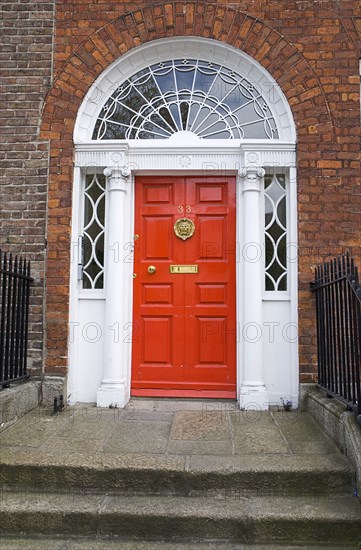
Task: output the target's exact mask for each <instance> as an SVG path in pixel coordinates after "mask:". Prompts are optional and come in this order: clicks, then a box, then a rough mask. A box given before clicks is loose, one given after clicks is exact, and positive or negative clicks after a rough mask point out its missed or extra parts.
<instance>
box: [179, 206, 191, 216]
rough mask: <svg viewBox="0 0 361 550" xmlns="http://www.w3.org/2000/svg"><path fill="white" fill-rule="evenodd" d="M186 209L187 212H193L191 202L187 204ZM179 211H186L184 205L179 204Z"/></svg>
mask: <svg viewBox="0 0 361 550" xmlns="http://www.w3.org/2000/svg"><path fill="white" fill-rule="evenodd" d="M185 211H186V213H187V214H189V213H190V212H192V209H191V207H190V206H189V204H187V206H186V209H185ZM178 212H179V214H183V212H184V207H183V206H182V205H181V204H180V205H179V206H178Z"/></svg>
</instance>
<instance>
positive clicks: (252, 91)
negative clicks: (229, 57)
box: [93, 59, 278, 139]
mask: <svg viewBox="0 0 361 550" xmlns="http://www.w3.org/2000/svg"><path fill="white" fill-rule="evenodd" d="M181 131H188V132H193V133H195V134H196V135H197V136H198V137H200V138H203V139H250V138H253V139H254V138H256V139H277V138H278V131H277V127H276V122H275V120H274V117H273V116H272V113H271V110H270V108H269V106H268V105H267V103H266V102H265V100H264V99H263V97H262V95H261V93H260V91H259V90H257V88H256V86H254V85H253V84H252V83H251V82H249V81H248V80H247V79H246V78H244V77H242V76H241V75H239V74H237V73H235V72H234V71H231V70H230V69H227V67H224V66H223V65H218V64H216V63H210V62H208V61H202V60H197V59H175V60H170V61H164V62H160V63H157V64H154V65H151V66H150V67H147V68H146V69H143V70H142V71H139V72H138V73H136V74H135V75H133V76H132V77H130V78H128V80H126V81H125V82H123V83H122V84H121V86H119V87H118V88H117V90H115V92H114V93H113V94H112V96H111V97H110V98H109V99H108V101H107V102H106V103H105V105H104V106H103V108H102V110H101V112H100V115H99V118H98V120H97V122H96V124H95V128H94V132H93V139H167V138H169V137H171V136H172V135H173V134H175V133H177V132H181Z"/></svg>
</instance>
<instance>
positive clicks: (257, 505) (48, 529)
mask: <svg viewBox="0 0 361 550" xmlns="http://www.w3.org/2000/svg"><path fill="white" fill-rule="evenodd" d="M0 515H1V519H2V521H1V525H2V527H1V534H2V535H3V534H9V535H11V534H12V533H20V532H21V533H22V534H24V535H28V536H30V535H35V534H40V533H41V534H45V535H54V534H57V533H61V534H62V535H63V536H69V535H75V536H81V535H83V536H93V537H94V536H96V535H111V536H113V535H116V536H121V537H132V538H133V539H135V540H136V539H139V540H142V539H144V538H147V539H154V540H157V539H160V540H171V541H177V539H178V540H188V539H189V540H192V539H193V538H198V539H200V540H207V539H208V540H212V539H213V540H224V541H225V540H229V541H237V542H244V543H248V544H250V543H253V544H254V543H263V544H264V543H272V542H273V543H276V542H277V543H281V542H288V543H289V542H290V541H292V543H300V544H304V543H311V542H315V541H316V542H322V543H331V542H332V543H333V542H336V541H344V542H345V543H355V544H356V543H357V542H358V540H359V537H360V534H361V521H360V509H359V506H355V500H354V499H352V498H351V497H340V496H337V497H333V498H329V497H327V498H322V497H313V498H301V497H295V498H289V497H287V498H286V497H278V498H276V497H273V498H262V497H258V498H257V497H254V498H248V499H247V498H239V499H233V500H232V499H227V500H222V499H209V498H207V499H199V498H190V497H185V498H184V497H183V498H182V497H139V496H134V497H119V496H116V497H114V496H108V495H92V496H90V495H87V496H86V498H84V495H76V496H75V495H58V494H55V495H54V494H51V493H47V494H42V495H41V497H40V498H39V496H37V495H33V496H32V497H31V496H30V495H25V496H24V495H21V494H15V493H13V494H10V493H8V494H7V493H3V494H2V499H1V503H0ZM185 534H186V535H185Z"/></svg>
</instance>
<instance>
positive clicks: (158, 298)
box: [142, 283, 173, 306]
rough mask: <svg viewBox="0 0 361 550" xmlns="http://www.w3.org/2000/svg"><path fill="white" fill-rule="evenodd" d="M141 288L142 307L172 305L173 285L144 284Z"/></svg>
mask: <svg viewBox="0 0 361 550" xmlns="http://www.w3.org/2000/svg"><path fill="white" fill-rule="evenodd" d="M142 288H143V300H142V301H143V304H144V306H149V305H157V306H160V305H172V304H173V284H160V283H157V284H152V283H149V284H147V283H145V284H143V285H142Z"/></svg>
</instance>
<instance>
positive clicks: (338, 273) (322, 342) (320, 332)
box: [311, 255, 361, 424]
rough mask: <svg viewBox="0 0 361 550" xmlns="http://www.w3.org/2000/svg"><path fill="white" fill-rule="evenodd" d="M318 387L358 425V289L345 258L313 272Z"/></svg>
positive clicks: (360, 334) (360, 345)
mask: <svg viewBox="0 0 361 550" xmlns="http://www.w3.org/2000/svg"><path fill="white" fill-rule="evenodd" d="M311 289H312V290H313V291H314V292H315V294H316V315H317V348H318V384H319V386H321V387H322V388H324V389H325V390H326V391H327V393H328V394H329V395H331V396H333V397H337V398H338V399H340V400H341V401H343V402H344V403H346V404H347V405H348V407H350V408H351V409H352V410H353V411H354V412H355V413H356V415H357V417H358V421H359V423H360V424H361V382H360V379H361V286H360V283H359V279H358V272H357V267H356V265H355V263H354V260H353V259H351V258H350V257H349V255H345V256H339V257H338V258H335V259H334V260H331V261H329V262H326V263H324V264H323V265H321V266H319V267H317V268H316V270H315V282H314V283H311Z"/></svg>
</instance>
